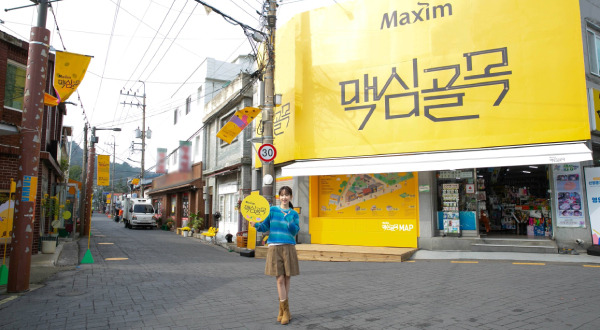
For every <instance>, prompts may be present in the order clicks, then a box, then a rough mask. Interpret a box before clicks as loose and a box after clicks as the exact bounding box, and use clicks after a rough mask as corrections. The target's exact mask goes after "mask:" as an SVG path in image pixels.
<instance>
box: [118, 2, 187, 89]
mask: <svg viewBox="0 0 600 330" xmlns="http://www.w3.org/2000/svg"><path fill="white" fill-rule="evenodd" d="M175 2H177V0H174V1H173V2H172V3H171V7H169V10H168V11H167V13H166V14H165V17H164V18H163V20H162V22H161V23H160V25H159V26H158V29H157V30H156V33H155V34H154V37H152V40H150V43H149V44H148V47H147V48H146V51H144V55H142V58H141V59H140V60H139V61H138V64H137V65H136V67H135V69H133V71H132V72H131V75H130V76H129V78H128V79H127V82H131V81H132V80H131V78H133V75H134V74H135V72H136V71H137V69H138V68H139V67H140V64H141V63H142V62H143V61H144V58H145V57H146V54H148V51H149V50H150V47H151V46H152V43H154V40H155V39H156V36H157V35H158V33H159V32H160V29H161V28H162V26H163V24H164V23H165V21H166V20H167V17H168V16H169V13H171V9H172V8H173V5H175ZM140 22H142V21H141V20H140ZM126 86H127V84H125V85H124V86H123V88H125V89H127V88H126Z"/></svg>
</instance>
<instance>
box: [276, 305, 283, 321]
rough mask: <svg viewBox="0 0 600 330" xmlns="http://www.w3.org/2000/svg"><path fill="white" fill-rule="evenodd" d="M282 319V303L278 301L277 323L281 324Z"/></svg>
mask: <svg viewBox="0 0 600 330" xmlns="http://www.w3.org/2000/svg"><path fill="white" fill-rule="evenodd" d="M282 317H283V301H281V300H279V314H277V322H281V318H282Z"/></svg>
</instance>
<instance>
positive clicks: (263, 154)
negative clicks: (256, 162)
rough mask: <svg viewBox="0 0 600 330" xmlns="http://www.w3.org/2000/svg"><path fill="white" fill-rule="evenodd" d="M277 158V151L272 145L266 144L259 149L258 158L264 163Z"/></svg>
mask: <svg viewBox="0 0 600 330" xmlns="http://www.w3.org/2000/svg"><path fill="white" fill-rule="evenodd" d="M275 156H277V150H275V146H273V145H272V144H268V143H265V144H263V145H262V146H260V148H258V157H259V158H260V160H262V161H263V162H270V161H272V160H273V159H275Z"/></svg>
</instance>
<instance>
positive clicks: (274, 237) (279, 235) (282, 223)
mask: <svg viewBox="0 0 600 330" xmlns="http://www.w3.org/2000/svg"><path fill="white" fill-rule="evenodd" d="M299 223H300V218H299V216H298V212H296V211H294V210H293V209H288V210H285V212H284V210H282V209H281V208H280V207H279V206H271V210H270V212H269V216H267V218H266V219H265V221H263V222H257V223H255V224H254V228H256V230H257V231H260V232H265V231H270V233H269V239H268V240H267V244H291V245H296V239H295V236H296V234H297V233H298V231H299V230H300V225H299Z"/></svg>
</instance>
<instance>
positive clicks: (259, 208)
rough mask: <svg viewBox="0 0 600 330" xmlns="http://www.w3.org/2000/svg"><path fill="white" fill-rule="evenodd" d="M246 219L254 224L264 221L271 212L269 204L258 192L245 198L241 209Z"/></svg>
mask: <svg viewBox="0 0 600 330" xmlns="http://www.w3.org/2000/svg"><path fill="white" fill-rule="evenodd" d="M240 212H242V216H243V217H244V219H246V220H248V221H252V222H262V221H264V220H265V219H266V218H267V216H268V215H269V212H270V206H269V202H268V201H267V200H266V199H265V198H264V197H262V196H261V195H260V194H259V193H258V192H257V191H254V192H252V193H251V194H250V195H249V196H248V197H246V198H244V200H243V201H242V205H241V207H240Z"/></svg>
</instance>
